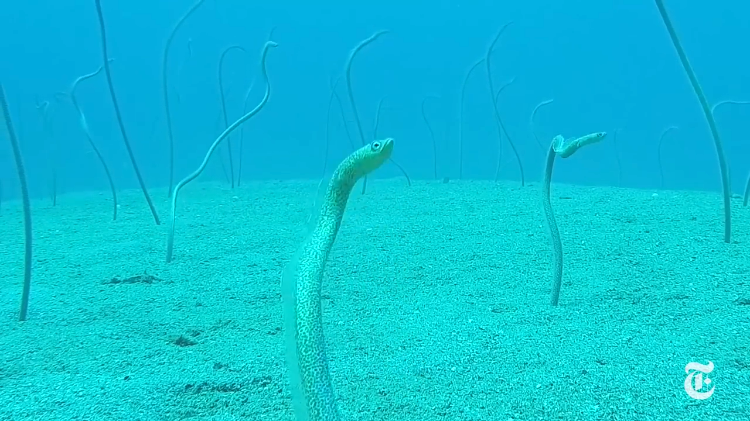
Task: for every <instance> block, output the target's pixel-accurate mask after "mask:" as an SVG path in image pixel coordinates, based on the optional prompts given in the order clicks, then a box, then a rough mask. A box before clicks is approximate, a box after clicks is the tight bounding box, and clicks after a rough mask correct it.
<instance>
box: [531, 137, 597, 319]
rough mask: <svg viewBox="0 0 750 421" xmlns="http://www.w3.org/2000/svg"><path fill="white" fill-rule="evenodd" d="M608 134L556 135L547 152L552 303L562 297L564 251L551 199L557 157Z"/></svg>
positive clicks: (546, 207)
mask: <svg viewBox="0 0 750 421" xmlns="http://www.w3.org/2000/svg"><path fill="white" fill-rule="evenodd" d="M605 136H607V133H605V132H597V133H591V134H587V135H586V136H581V137H579V138H576V139H573V140H565V138H564V137H562V135H557V136H555V138H554V139H552V144H551V145H550V147H549V151H548V152H547V165H546V166H545V167H544V181H543V182H542V189H543V195H542V207H543V208H544V215H545V216H546V217H547V227H549V235H550V239H551V240H552V250H553V252H554V255H555V272H554V274H553V278H552V293H551V294H550V304H552V305H553V306H556V305H557V303H558V301H559V299H560V285H562V275H563V252H562V242H561V241H560V230H558V229H557V222H555V215H554V214H553V213H552V202H551V201H550V189H551V183H552V169H553V167H554V164H555V157H556V156H558V155H559V156H560V158H567V157H569V156H571V155H573V154H574V153H575V152H576V151H577V150H578V149H581V148H582V147H584V146H586V145H590V144H592V143H597V142H599V141H600V140H602V139H604V137H605Z"/></svg>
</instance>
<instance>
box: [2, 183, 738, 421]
mask: <svg viewBox="0 0 750 421" xmlns="http://www.w3.org/2000/svg"><path fill="white" fill-rule="evenodd" d="M316 185H317V182H314V181H310V182H291V181H289V182H256V183H249V184H247V185H243V186H242V187H241V188H235V189H233V190H230V189H229V188H227V187H226V186H219V185H215V184H195V185H191V186H189V187H187V188H186V189H185V190H184V191H183V193H182V194H181V196H180V200H179V205H178V211H177V224H176V241H175V250H174V253H175V254H174V261H173V262H172V263H170V264H166V263H165V249H166V236H167V227H168V223H167V222H168V218H169V211H168V204H167V200H166V192H165V191H164V190H155V191H154V192H152V194H153V197H154V198H155V199H157V202H158V203H157V205H158V208H159V210H160V213H161V217H162V225H161V226H156V225H155V224H154V221H153V219H152V218H151V215H150V213H149V211H148V208H147V207H146V204H145V202H144V200H143V197H142V195H141V193H140V192H139V191H127V192H121V194H120V197H119V199H120V209H119V215H118V218H117V220H116V221H112V202H111V198H109V197H108V195H107V194H105V193H90V194H71V195H65V196H62V197H60V198H59V200H58V204H57V206H55V207H52V206H50V204H49V200H40V201H35V202H33V203H32V207H33V224H34V225H33V228H34V246H35V248H34V259H33V262H34V267H33V283H32V294H31V304H30V310H29V318H28V321H26V322H23V323H20V322H18V321H17V319H18V308H19V302H20V295H21V280H22V276H23V271H22V264H23V219H22V215H21V210H20V205H19V203H4V204H3V208H2V210H1V211H0V420H12V421H21V420H34V421H42V420H66V421H68V420H94V421H98V420H109V421H112V420H131V421H132V420H235V419H252V420H289V421H291V420H293V419H294V414H293V411H292V404H291V397H290V394H289V387H288V384H287V375H286V367H285V351H284V346H285V341H284V333H283V331H282V318H281V315H282V311H281V299H280V285H279V284H280V274H281V271H282V268H283V266H284V265H285V264H286V263H287V262H288V261H289V259H290V258H291V257H292V256H293V255H294V253H295V251H296V249H297V248H298V246H299V244H300V243H301V241H302V240H303V238H304V236H305V231H306V227H307V226H308V224H307V223H306V221H307V219H308V217H309V216H310V215H311V212H312V209H313V208H314V202H315V198H316V197H319V195H316V193H315V190H316ZM359 190H360V187H359V185H358V186H357V187H356V188H355V193H354V194H352V197H351V199H350V201H349V207H348V209H347V214H346V216H345V218H344V222H343V225H342V228H341V231H340V233H339V237H338V239H337V242H336V244H335V246H334V249H333V251H332V253H331V257H330V259H329V262H328V267H327V271H326V277H325V281H324V291H323V292H324V302H323V309H324V324H325V333H326V340H327V344H328V353H329V358H330V365H331V371H332V377H333V383H334V386H335V390H336V394H337V396H338V397H339V405H340V408H341V413H342V419H345V420H362V421H369V420H373V421H374V420H383V421H385V420H388V421H400V420H404V421H406V420H409V421H413V420H450V421H453V420H467V421H468V420H477V421H478V420H488V421H489V420H491V421H505V420H639V421H645V420H690V419H692V420H701V421H709V420H721V421H731V420H743V421H747V420H748V419H750V208H743V207H742V206H741V202H740V201H739V200H736V199H733V201H732V206H733V241H732V243H731V244H725V243H724V241H723V231H724V228H723V214H722V201H721V197H720V196H719V194H717V193H699V192H672V191H669V192H665V191H661V192H658V194H655V192H654V191H644V190H628V189H615V188H592V187H581V186H568V185H555V186H554V188H553V207H554V208H555V212H556V216H557V220H558V224H559V226H560V232H561V235H562V240H563V247H564V256H565V276H564V281H563V287H562V294H561V298H560V305H559V306H558V307H554V308H553V307H551V306H550V305H549V291H550V284H551V276H552V275H551V273H552V253H551V246H550V243H549V239H548V236H547V230H546V228H545V223H544V215H543V213H542V208H541V201H540V200H541V193H540V187H539V185H538V184H534V185H532V186H526V187H523V188H521V187H519V186H518V184H517V183H510V182H505V183H492V182H485V181H463V182H450V183H448V184H442V183H438V182H424V181H421V182H419V181H418V182H415V183H414V185H413V186H412V187H408V186H406V184H405V182H404V181H403V180H398V179H397V180H374V181H370V182H369V183H368V192H367V194H366V195H364V196H363V195H361V194H360V193H359ZM708 361H711V362H712V363H713V364H714V367H715V369H714V371H713V372H712V373H710V374H707V375H705V377H704V379H705V378H709V379H710V380H711V381H712V383H711V386H712V387H714V388H715V389H714V394H713V396H711V397H710V398H708V399H705V400H695V399H693V398H691V397H689V396H688V395H687V393H686V392H685V389H684V388H685V386H684V383H685V378H686V372H685V366H686V364H688V363H689V362H699V363H702V364H707V363H708ZM707 389H708V386H705V387H704V389H702V390H703V391H705V390H707Z"/></svg>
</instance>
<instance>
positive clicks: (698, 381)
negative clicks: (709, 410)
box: [685, 361, 714, 400]
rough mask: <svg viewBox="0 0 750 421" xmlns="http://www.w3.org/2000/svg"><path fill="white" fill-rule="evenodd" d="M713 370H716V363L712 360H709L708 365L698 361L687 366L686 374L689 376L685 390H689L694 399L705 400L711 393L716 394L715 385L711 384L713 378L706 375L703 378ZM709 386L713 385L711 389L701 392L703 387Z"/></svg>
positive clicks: (688, 392) (686, 379)
mask: <svg viewBox="0 0 750 421" xmlns="http://www.w3.org/2000/svg"><path fill="white" fill-rule="evenodd" d="M712 371H714V363H712V362H711V361H709V362H708V365H703V364H698V363H688V365H686V366H685V374H687V375H688V376H687V377H686V378H685V392H687V394H688V396H690V397H691V398H693V399H698V400H703V399H708V398H710V397H711V395H713V394H714V387H713V386H711V379H709V378H708V377H706V378H705V379H704V378H703V375H704V374H709V373H711V372H712ZM704 386H705V387H706V388H708V387H709V386H711V389H709V390H706V391H703V392H701V389H703V388H704Z"/></svg>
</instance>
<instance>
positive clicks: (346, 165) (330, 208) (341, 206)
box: [281, 138, 393, 421]
mask: <svg viewBox="0 0 750 421" xmlns="http://www.w3.org/2000/svg"><path fill="white" fill-rule="evenodd" d="M392 152H393V139H390V138H388V139H385V140H382V141H380V140H378V141H374V142H372V143H370V144H369V145H365V146H363V147H362V148H360V149H358V150H356V151H355V152H354V153H352V154H351V155H349V156H348V157H347V158H346V159H345V160H344V161H343V162H342V163H341V164H340V165H339V166H338V167H337V168H336V171H335V172H334V173H333V177H332V179H331V181H330V183H329V184H328V190H327V191H326V196H325V199H324V201H323V204H322V207H321V209H320V216H319V217H318V222H317V224H316V225H315V228H314V229H313V231H312V234H310V236H309V238H308V239H307V241H305V243H304V244H303V245H302V248H301V249H300V250H299V252H298V253H297V255H296V256H295V258H294V259H293V260H292V261H291V262H290V263H289V265H288V266H287V267H286V268H285V270H284V274H283V276H282V282H281V283H282V299H283V306H284V330H285V335H286V340H287V369H288V371H289V380H290V385H291V388H292V399H293V401H294V402H293V403H294V411H295V414H296V416H297V420H298V421H338V420H339V419H340V418H339V414H338V408H337V405H336V399H335V396H334V392H333V386H332V384H331V378H330V373H329V371H328V359H327V357H326V347H325V338H324V336H323V318H322V310H321V304H320V295H321V287H322V283H323V272H324V270H325V265H326V260H328V254H329V253H330V251H331V247H333V243H334V241H335V240H336V234H337V233H338V231H339V227H340V226H341V219H342V217H343V216H344V211H345V209H346V203H347V201H348V199H349V195H350V193H351V191H352V188H353V187H354V184H355V183H356V182H357V180H359V179H360V178H362V177H364V176H365V175H367V174H369V173H370V172H372V171H374V170H375V169H377V168H378V167H380V166H381V165H382V164H383V162H385V161H386V160H387V159H388V158H390V156H391V153H392Z"/></svg>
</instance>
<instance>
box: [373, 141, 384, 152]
mask: <svg viewBox="0 0 750 421" xmlns="http://www.w3.org/2000/svg"><path fill="white" fill-rule="evenodd" d="M380 146H382V145H381V144H380V142H378V141H375V142H372V150H373V151H377V150H378V149H380Z"/></svg>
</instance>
